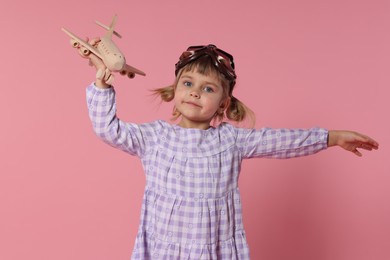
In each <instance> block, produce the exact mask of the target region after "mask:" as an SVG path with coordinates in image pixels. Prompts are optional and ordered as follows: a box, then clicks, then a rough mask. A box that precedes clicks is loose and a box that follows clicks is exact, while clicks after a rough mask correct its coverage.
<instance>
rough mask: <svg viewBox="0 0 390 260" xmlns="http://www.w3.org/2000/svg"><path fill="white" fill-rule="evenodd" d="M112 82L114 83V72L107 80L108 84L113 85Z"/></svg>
mask: <svg viewBox="0 0 390 260" xmlns="http://www.w3.org/2000/svg"><path fill="white" fill-rule="evenodd" d="M112 83H114V76H113V75H112V74H110V76H109V77H108V79H107V80H106V84H108V85H112Z"/></svg>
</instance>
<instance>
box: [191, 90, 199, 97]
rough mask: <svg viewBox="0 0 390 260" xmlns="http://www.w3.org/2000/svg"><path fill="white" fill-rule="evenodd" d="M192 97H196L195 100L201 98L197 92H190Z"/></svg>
mask: <svg viewBox="0 0 390 260" xmlns="http://www.w3.org/2000/svg"><path fill="white" fill-rule="evenodd" d="M190 96H191V97H194V98H199V97H200V95H199V93H198V92H197V91H191V92H190Z"/></svg>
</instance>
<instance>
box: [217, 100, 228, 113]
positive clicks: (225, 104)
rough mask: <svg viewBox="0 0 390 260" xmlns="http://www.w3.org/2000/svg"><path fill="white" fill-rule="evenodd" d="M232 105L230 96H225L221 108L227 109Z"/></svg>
mask: <svg viewBox="0 0 390 260" xmlns="http://www.w3.org/2000/svg"><path fill="white" fill-rule="evenodd" d="M229 105H230V97H227V98H225V99H224V100H222V101H221V105H220V106H219V107H220V109H221V110H223V111H225V109H226V108H228V107H229Z"/></svg>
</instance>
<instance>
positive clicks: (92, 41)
mask: <svg viewBox="0 0 390 260" xmlns="http://www.w3.org/2000/svg"><path fill="white" fill-rule="evenodd" d="M99 42H100V38H93V39H91V40H90V41H89V44H91V45H92V46H95V45H96V44H97V43H99Z"/></svg>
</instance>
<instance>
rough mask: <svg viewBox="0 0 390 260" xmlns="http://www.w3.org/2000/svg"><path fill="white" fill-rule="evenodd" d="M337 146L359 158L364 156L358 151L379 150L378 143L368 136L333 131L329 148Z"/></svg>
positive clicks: (329, 139) (330, 134) (329, 140)
mask: <svg viewBox="0 0 390 260" xmlns="http://www.w3.org/2000/svg"><path fill="white" fill-rule="evenodd" d="M336 145H338V146H340V147H341V148H343V149H345V150H347V151H350V152H353V153H354V154H356V155H357V156H362V154H361V152H360V151H359V150H358V149H364V150H368V151H372V150H373V149H374V150H377V149H378V148H379V144H378V142H376V141H375V140H374V139H372V138H370V137H368V136H366V135H363V134H360V133H357V132H353V131H340V130H331V131H329V134H328V147H332V146H336Z"/></svg>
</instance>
